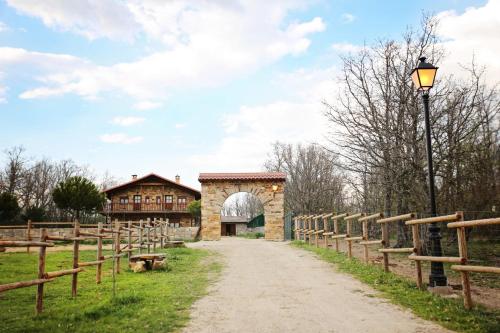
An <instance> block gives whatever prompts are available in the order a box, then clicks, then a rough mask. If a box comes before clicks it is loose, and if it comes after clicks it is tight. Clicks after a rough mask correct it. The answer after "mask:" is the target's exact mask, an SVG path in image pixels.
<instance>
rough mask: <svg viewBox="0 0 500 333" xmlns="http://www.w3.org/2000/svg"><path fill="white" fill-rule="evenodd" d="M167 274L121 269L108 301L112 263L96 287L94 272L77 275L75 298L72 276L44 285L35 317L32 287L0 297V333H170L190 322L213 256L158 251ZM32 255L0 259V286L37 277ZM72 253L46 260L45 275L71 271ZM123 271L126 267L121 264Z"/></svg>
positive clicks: (211, 273)
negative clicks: (40, 307) (41, 308)
mask: <svg viewBox="0 0 500 333" xmlns="http://www.w3.org/2000/svg"><path fill="white" fill-rule="evenodd" d="M157 252H165V253H166V254H167V259H168V263H169V264H168V265H169V267H168V269H167V270H165V271H152V272H145V273H133V272H131V271H130V270H128V268H125V269H123V270H122V272H121V273H120V274H119V275H117V279H116V281H117V282H116V291H117V292H116V297H115V298H113V293H112V291H113V284H112V274H111V262H110V261H108V262H107V263H106V264H105V266H104V268H103V282H102V284H100V285H96V283H95V268H93V267H91V268H87V269H86V271H85V272H83V273H81V274H79V277H78V278H79V284H78V285H79V290H78V297H77V298H76V299H72V298H71V277H70V276H65V277H62V278H58V279H56V281H54V282H51V283H48V284H46V286H45V298H44V302H45V304H44V312H43V314H42V315H40V316H38V317H37V316H35V315H34V306H35V294H36V287H29V288H22V289H17V290H12V291H7V292H5V293H2V294H0V309H1V311H0V322H1V323H2V324H1V325H0V332H51V333H54V332H160V331H161V332H172V331H177V330H178V329H179V328H181V327H183V326H184V325H185V324H186V323H187V321H188V320H189V308H190V306H191V304H193V302H194V301H195V300H196V299H198V298H200V297H201V296H203V295H204V294H205V293H206V288H207V286H208V284H209V282H210V280H211V279H213V278H215V277H216V276H217V273H218V272H219V271H220V263H218V261H217V260H215V259H216V258H215V257H214V254H212V253H210V252H208V251H204V250H195V249H188V248H176V249H167V250H160V251H157ZM80 256H81V257H82V259H81V260H82V261H87V260H88V261H91V260H95V251H81V252H80ZM37 260H38V259H37V254H36V253H34V254H31V255H28V254H26V253H11V254H9V253H7V254H5V253H4V254H0V284H2V283H8V282H14V281H20V280H30V279H33V278H34V277H36V270H37ZM71 262H72V252H69V251H64V252H55V253H49V254H48V255H47V271H55V270H59V269H66V268H70V267H71ZM122 267H126V259H125V260H124V264H123V265H122Z"/></svg>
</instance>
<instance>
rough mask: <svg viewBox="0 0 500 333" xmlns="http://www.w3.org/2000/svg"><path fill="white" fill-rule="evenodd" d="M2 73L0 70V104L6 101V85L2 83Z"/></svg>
mask: <svg viewBox="0 0 500 333" xmlns="http://www.w3.org/2000/svg"><path fill="white" fill-rule="evenodd" d="M3 77H4V74H3V73H2V72H0V104H4V103H7V97H6V95H7V87H6V86H5V85H3V84H2V80H3Z"/></svg>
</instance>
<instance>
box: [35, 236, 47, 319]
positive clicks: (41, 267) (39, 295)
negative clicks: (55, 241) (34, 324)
mask: <svg viewBox="0 0 500 333" xmlns="http://www.w3.org/2000/svg"><path fill="white" fill-rule="evenodd" d="M46 241H47V229H45V228H42V229H41V230H40V242H46ZM46 254H47V247H45V246H40V251H39V254H38V278H39V279H43V278H45V258H46ZM43 286H44V284H43V283H40V284H39V285H38V286H37V292H36V313H37V314H40V313H42V310H43Z"/></svg>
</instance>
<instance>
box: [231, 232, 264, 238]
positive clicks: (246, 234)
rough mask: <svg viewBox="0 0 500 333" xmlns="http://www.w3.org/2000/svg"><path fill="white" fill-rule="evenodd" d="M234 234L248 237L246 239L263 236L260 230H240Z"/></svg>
mask: <svg viewBox="0 0 500 333" xmlns="http://www.w3.org/2000/svg"><path fill="white" fill-rule="evenodd" d="M236 236H237V237H242V238H248V239H258V238H264V233H262V232H242V233H239V234H238V235H236Z"/></svg>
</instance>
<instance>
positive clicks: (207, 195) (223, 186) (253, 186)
mask: <svg viewBox="0 0 500 333" xmlns="http://www.w3.org/2000/svg"><path fill="white" fill-rule="evenodd" d="M273 185H278V190H277V191H276V192H274V191H273V188H272V187H273ZM284 186H285V182H284V181H270V180H250V181H243V180H241V181H237V182H235V181H220V180H216V181H203V182H202V184H201V235H202V239H203V240H219V239H220V237H221V209H222V205H223V204H224V201H226V199H227V198H228V197H229V196H230V195H232V194H234V193H238V192H248V193H251V194H253V195H255V196H257V198H259V200H260V201H261V202H262V205H263V206H264V216H265V219H266V224H265V227H264V228H265V239H267V240H283V239H284V214H285V212H284Z"/></svg>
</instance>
